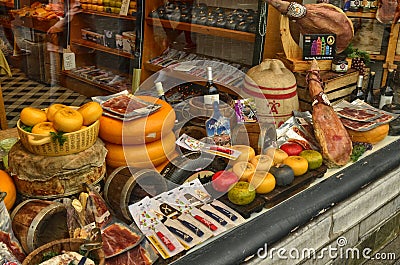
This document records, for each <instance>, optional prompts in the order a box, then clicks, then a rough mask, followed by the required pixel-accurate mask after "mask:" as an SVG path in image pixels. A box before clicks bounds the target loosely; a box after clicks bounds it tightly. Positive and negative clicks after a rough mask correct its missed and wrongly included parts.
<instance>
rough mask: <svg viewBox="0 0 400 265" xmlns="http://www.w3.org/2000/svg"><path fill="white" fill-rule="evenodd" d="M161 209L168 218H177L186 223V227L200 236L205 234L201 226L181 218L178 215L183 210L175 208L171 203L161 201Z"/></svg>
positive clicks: (183, 223)
mask: <svg viewBox="0 0 400 265" xmlns="http://www.w3.org/2000/svg"><path fill="white" fill-rule="evenodd" d="M160 211H161V213H162V214H163V215H165V216H166V217H168V218H171V219H176V220H178V221H179V222H180V223H181V224H182V225H184V226H185V227H186V228H188V229H189V230H190V231H192V232H193V233H195V234H196V235H197V236H198V237H202V236H203V235H204V232H203V231H201V229H200V228H198V227H197V226H195V225H193V224H191V223H189V222H188V221H186V220H181V219H179V218H178V217H179V216H180V215H181V214H182V213H181V212H179V211H178V210H177V209H175V208H174V207H172V206H170V205H169V204H166V203H161V204H160Z"/></svg>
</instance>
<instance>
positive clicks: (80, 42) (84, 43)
mask: <svg viewBox="0 0 400 265" xmlns="http://www.w3.org/2000/svg"><path fill="white" fill-rule="evenodd" d="M71 43H72V44H75V45H79V46H83V47H86V48H90V49H94V50H98V51H102V52H106V53H110V54H114V55H118V56H122V57H126V58H129V59H134V56H133V55H132V54H130V53H127V52H123V51H120V50H117V49H113V48H109V47H106V46H103V45H100V44H97V43H94V42H91V41H87V40H82V39H79V40H72V41H71Z"/></svg>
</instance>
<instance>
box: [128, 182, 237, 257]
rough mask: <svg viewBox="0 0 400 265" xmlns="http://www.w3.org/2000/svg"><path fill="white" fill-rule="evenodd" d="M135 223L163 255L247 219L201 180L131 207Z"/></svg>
mask: <svg viewBox="0 0 400 265" xmlns="http://www.w3.org/2000/svg"><path fill="white" fill-rule="evenodd" d="M129 211H130V212H131V215H132V216H133V219H134V221H135V223H136V225H137V226H138V227H139V228H140V229H141V230H142V232H143V234H144V235H145V236H146V237H147V238H148V240H149V241H150V242H151V243H152V244H153V246H154V247H155V248H156V249H157V251H158V252H159V253H160V255H161V256H162V257H163V258H164V259H167V258H170V257H172V256H174V255H176V254H178V253H179V252H181V251H183V250H188V249H190V248H192V247H194V246H196V245H198V244H200V243H202V242H204V241H205V240H207V239H208V238H210V237H212V236H216V235H219V234H220V233H222V232H224V231H226V230H228V229H230V228H233V227H235V226H237V225H240V224H242V223H243V222H244V218H243V217H242V216H241V215H239V214H238V213H237V212H235V211H234V210H233V209H231V208H229V207H228V206H226V205H225V204H223V203H222V202H220V201H218V200H214V199H213V198H212V197H211V196H210V195H209V194H208V193H207V191H206V190H205V189H204V187H203V185H202V184H201V183H200V181H199V180H198V179H196V180H194V181H192V182H187V183H184V184H183V185H181V186H179V187H177V188H175V189H173V190H170V191H168V192H164V193H162V194H160V195H158V196H157V197H153V198H150V197H145V198H144V199H142V200H141V201H139V202H137V203H135V204H132V205H130V206H129Z"/></svg>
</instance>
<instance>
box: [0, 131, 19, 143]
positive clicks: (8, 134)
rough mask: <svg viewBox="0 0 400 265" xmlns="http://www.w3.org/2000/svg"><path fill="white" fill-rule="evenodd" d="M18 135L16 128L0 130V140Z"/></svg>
mask: <svg viewBox="0 0 400 265" xmlns="http://www.w3.org/2000/svg"><path fill="white" fill-rule="evenodd" d="M13 137H18V131H17V128H11V129H6V130H0V140H3V139H7V138H13Z"/></svg>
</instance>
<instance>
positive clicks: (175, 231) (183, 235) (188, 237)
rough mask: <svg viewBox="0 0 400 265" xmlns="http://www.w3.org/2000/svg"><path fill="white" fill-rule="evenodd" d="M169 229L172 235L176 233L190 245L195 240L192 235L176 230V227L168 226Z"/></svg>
mask: <svg viewBox="0 0 400 265" xmlns="http://www.w3.org/2000/svg"><path fill="white" fill-rule="evenodd" d="M166 227H167V228H168V230H169V231H171V232H172V233H174V234H175V235H177V236H179V237H180V238H182V239H183V240H185V241H186V242H188V243H190V242H192V240H193V237H191V236H190V235H188V234H186V233H185V232H183V231H181V230H179V229H176V228H175V227H172V226H166Z"/></svg>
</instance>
